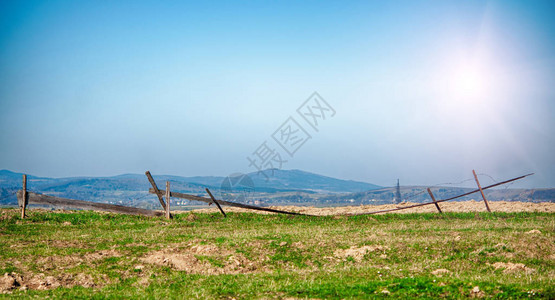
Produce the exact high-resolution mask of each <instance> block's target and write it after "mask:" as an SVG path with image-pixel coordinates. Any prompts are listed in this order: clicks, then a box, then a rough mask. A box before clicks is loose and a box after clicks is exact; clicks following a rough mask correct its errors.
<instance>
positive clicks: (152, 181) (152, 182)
mask: <svg viewBox="0 0 555 300" xmlns="http://www.w3.org/2000/svg"><path fill="white" fill-rule="evenodd" d="M145 175H146V177H147V178H148V181H149V182H150V184H151V185H152V188H153V189H154V193H155V194H156V196H158V201H160V205H162V208H163V209H164V211H165V210H166V204H165V203H164V199H162V193H161V192H160V190H159V189H158V187H157V186H156V182H155V181H154V178H152V175H150V171H146V172H145Z"/></svg>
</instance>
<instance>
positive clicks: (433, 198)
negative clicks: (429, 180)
mask: <svg viewBox="0 0 555 300" xmlns="http://www.w3.org/2000/svg"><path fill="white" fill-rule="evenodd" d="M428 194H430V197H432V201H434V204H435V205H436V208H437V210H438V211H439V213H443V212H442V211H441V208H439V204H437V202H436V197H434V194H433V193H432V190H430V188H428Z"/></svg>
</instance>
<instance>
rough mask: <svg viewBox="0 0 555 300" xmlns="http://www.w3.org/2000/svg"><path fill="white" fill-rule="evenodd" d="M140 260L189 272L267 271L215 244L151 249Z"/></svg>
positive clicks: (237, 272)
mask: <svg viewBox="0 0 555 300" xmlns="http://www.w3.org/2000/svg"><path fill="white" fill-rule="evenodd" d="M140 260H141V261H142V262H143V263H146V264H153V265H158V266H167V267H170V268H172V269H174V270H178V271H185V272H187V273H190V274H207V275H217V274H248V273H256V272H264V271H267V270H266V269H265V268H263V267H261V265H260V264H259V263H257V262H253V261H251V260H249V259H247V258H246V257H245V256H244V255H242V254H240V253H232V252H231V251H228V250H225V249H221V248H219V247H217V246H215V245H193V246H191V247H189V248H185V249H183V248H182V249H175V248H174V249H167V250H159V251H151V252H149V253H148V254H147V255H146V256H144V257H143V258H141V259H140Z"/></svg>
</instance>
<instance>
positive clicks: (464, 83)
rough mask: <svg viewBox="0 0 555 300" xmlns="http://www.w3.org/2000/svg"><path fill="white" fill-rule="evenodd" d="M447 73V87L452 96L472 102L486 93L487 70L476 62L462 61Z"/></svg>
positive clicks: (488, 77)
mask: <svg viewBox="0 0 555 300" xmlns="http://www.w3.org/2000/svg"><path fill="white" fill-rule="evenodd" d="M449 73H450V74H449V75H448V77H449V78H448V80H449V82H448V89H449V94H450V95H451V96H452V97H455V98H458V99H461V100H465V102H473V101H476V100H479V99H482V98H484V97H486V96H487V95H488V82H490V81H491V78H490V76H489V73H490V72H489V70H488V69H487V67H486V66H484V65H481V64H478V63H462V64H460V65H458V66H455V67H453V68H452V69H451V70H450V72H449Z"/></svg>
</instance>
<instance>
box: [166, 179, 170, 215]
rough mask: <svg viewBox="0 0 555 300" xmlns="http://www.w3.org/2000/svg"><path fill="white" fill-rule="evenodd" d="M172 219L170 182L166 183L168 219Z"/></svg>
mask: <svg viewBox="0 0 555 300" xmlns="http://www.w3.org/2000/svg"><path fill="white" fill-rule="evenodd" d="M169 218H171V216H170V182H169V181H166V219H169Z"/></svg>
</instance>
